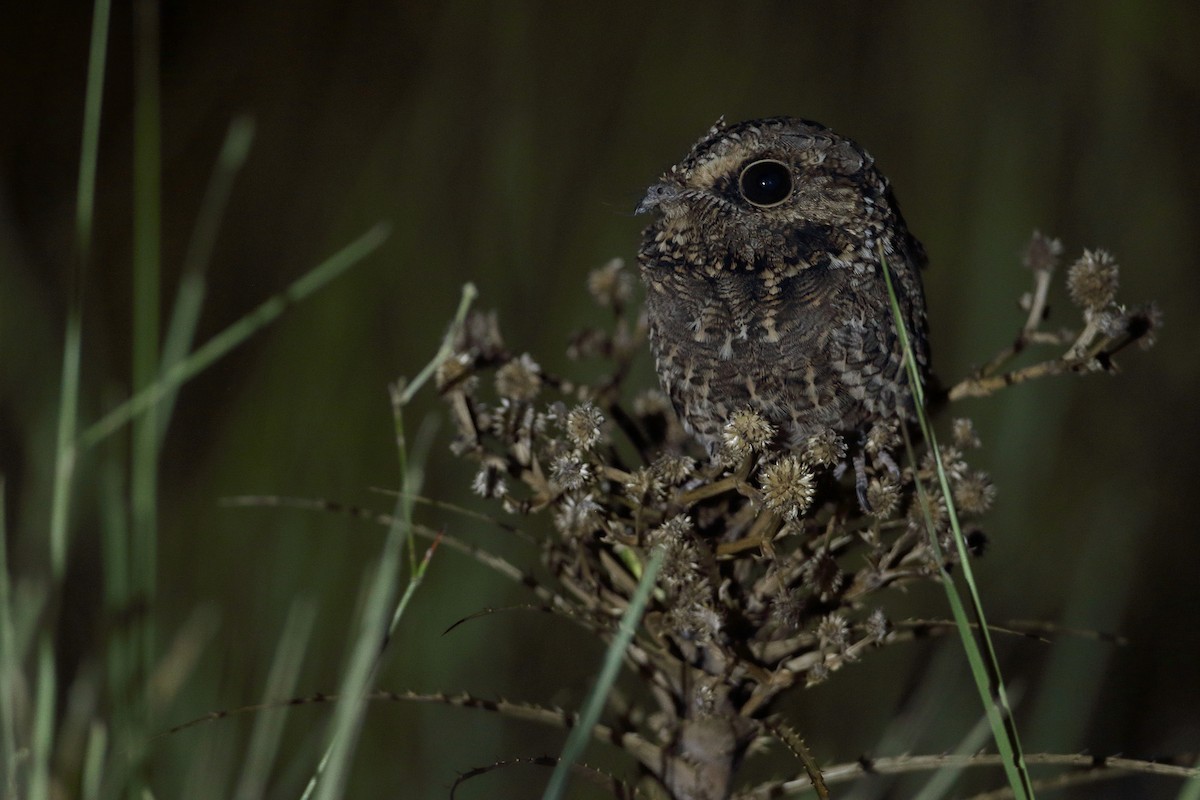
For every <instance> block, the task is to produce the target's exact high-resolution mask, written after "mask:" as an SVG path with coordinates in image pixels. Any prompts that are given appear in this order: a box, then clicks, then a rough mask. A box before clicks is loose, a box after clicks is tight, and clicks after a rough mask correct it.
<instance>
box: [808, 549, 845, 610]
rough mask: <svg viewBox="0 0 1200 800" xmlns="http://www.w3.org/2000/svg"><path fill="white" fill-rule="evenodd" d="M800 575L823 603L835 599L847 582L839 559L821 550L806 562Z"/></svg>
mask: <svg viewBox="0 0 1200 800" xmlns="http://www.w3.org/2000/svg"><path fill="white" fill-rule="evenodd" d="M800 575H801V577H802V578H803V579H804V584H805V585H806V586H808V588H809V589H810V590H811V591H812V593H813V594H815V595H816V596H817V599H818V600H820V601H821V602H822V603H825V602H828V601H829V600H830V599H832V598H833V597H835V596H836V595H837V593H838V591H839V590H840V589H841V588H842V584H844V583H845V581H846V576H845V575H844V574H843V573H842V568H841V567H839V566H838V563H837V559H836V558H834V557H833V554H832V553H830V552H829V551H828V550H819V551H818V552H816V553H814V554H813V555H812V557H811V558H809V559H808V560H807V561H805V562H804V567H803V568H802V569H801V571H800Z"/></svg>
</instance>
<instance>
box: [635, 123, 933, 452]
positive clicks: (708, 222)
mask: <svg viewBox="0 0 1200 800" xmlns="http://www.w3.org/2000/svg"><path fill="white" fill-rule="evenodd" d="M654 210H656V211H657V212H658V216H657V218H656V219H655V220H654V221H653V222H652V223H651V224H650V226H649V227H648V228H646V231H645V233H644V235H643V240H642V245H641V248H640V250H639V253H638V263H639V267H640V272H641V275H642V279H643V280H644V282H645V284H646V289H647V293H646V294H647V296H646V311H647V317H648V319H649V324H650V344H651V349H652V350H653V353H654V358H655V363H656V367H657V370H658V376H659V379H660V380H661V382H662V384H663V388H664V389H665V390H666V392H667V394H668V395H669V396H670V398H671V401H672V403H673V404H674V406H675V409H676V411H677V412H678V414H679V416H680V418H681V419H682V420H683V421H684V423H685V425H686V426H687V427H688V428H689V429H690V430H691V431H692V433H693V434H694V435H695V436H696V437H697V438H698V439H699V440H700V442H701V443H702V444H703V445H705V446H706V447H707V448H708V450H709V452H710V454H715V453H716V452H717V451H718V450H719V448H720V444H721V440H722V430H723V428H724V425H725V423H726V421H727V420H728V419H729V417H730V415H732V414H733V413H734V412H736V411H739V410H740V409H745V408H749V409H753V410H754V411H757V412H758V413H759V414H760V415H761V416H763V417H764V418H765V419H766V420H768V421H769V422H771V423H772V424H773V425H774V426H775V428H776V430H777V431H778V433H779V438H780V441H779V443H778V444H779V445H780V446H782V447H789V448H796V447H800V446H801V445H802V444H803V442H804V441H805V440H806V439H807V438H808V437H809V436H811V435H812V434H814V433H817V432H821V431H825V430H829V429H832V430H834V431H836V432H838V433H840V434H843V435H847V441H848V442H850V443H852V444H853V443H854V442H856V441H857V440H858V439H859V438H860V437H859V436H858V435H859V434H862V433H864V432H865V431H866V430H867V429H868V428H869V427H870V426H871V425H872V423H874V422H875V421H877V420H884V419H894V418H897V417H899V418H901V419H911V418H912V413H913V398H912V394H911V392H910V390H909V386H908V379H907V376H906V373H905V367H904V363H903V356H902V346H901V342H900V338H899V335H898V334H897V332H896V328H895V325H894V322H893V317H892V312H891V308H890V304H889V302H888V292H887V285H886V283H885V282H884V276H883V271H882V265H881V263H880V251H882V252H883V254H884V257H885V258H886V259H887V264H888V268H889V270H890V271H891V274H892V282H893V284H894V286H895V289H896V292H897V295H898V298H899V301H900V306H901V309H902V310H903V312H904V318H905V324H906V327H907V328H908V331H909V336H910V339H911V341H912V343H913V349H914V353H915V355H916V358H917V362H918V364H919V365H920V367H921V372H922V375H923V378H924V375H926V374H927V371H928V362H929V354H928V343H927V337H926V321H925V300H924V296H923V293H922V288H921V277H920V269H921V267H922V266H923V265H924V262H925V253H924V250H923V249H922V247H921V245H920V243H919V242H918V241H917V240H916V239H915V238H914V237H913V236H912V234H910V233H909V232H908V228H907V227H906V225H905V223H904V218H903V217H902V216H901V215H900V209H899V207H898V206H897V205H896V200H895V197H894V196H893V194H892V190H891V188H890V187H889V185H888V182H887V179H885V178H884V177H883V175H882V174H880V172H879V170H877V169H876V168H875V162H874V159H872V158H871V156H870V155H869V154H868V153H867V151H866V150H864V149H862V148H861V147H860V146H859V145H857V144H856V143H854V142H852V141H851V140H849V139H847V138H845V137H843V136H839V135H838V134H836V133H834V132H833V131H831V130H829V129H828V128H826V127H824V126H822V125H819V124H817V123H814V122H809V121H807V120H802V119H795V118H791V117H775V118H771V119H760V120H752V121H749V122H741V123H738V124H735V125H728V124H725V122H724V121H723V120H719V121H718V122H717V124H716V125H714V126H713V127H712V129H711V130H709V131H708V133H707V134H705V136H704V137H703V138H702V139H700V141H699V142H697V143H696V145H695V146H694V147H693V148H692V150H691V152H690V153H688V155H687V156H686V157H685V158H684V159H683V161H681V162H680V163H678V164H676V165H675V166H673V167H671V169H670V170H669V171H668V172H667V173H666V174H664V175H663V177H662V179H661V180H660V181H659V182H658V183H656V184H654V185H653V186H651V187H650V189H649V190H648V191H647V192H646V196H645V198H644V199H643V200H642V201H641V203H640V204H639V205H638V207H637V213H639V214H640V213H645V212H649V211H654Z"/></svg>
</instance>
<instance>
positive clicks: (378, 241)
mask: <svg viewBox="0 0 1200 800" xmlns="http://www.w3.org/2000/svg"><path fill="white" fill-rule="evenodd" d="M388 231H389V229H388V226H387V225H385V224H382V223H380V224H378V225H376V226H375V227H373V228H371V229H370V230H369V231H367V232H366V233H365V234H363V235H362V236H360V237H359V238H358V239H356V240H354V241H353V242H351V243H350V244H348V245H347V246H346V247H344V248H342V249H341V250H339V251H338V252H337V253H335V254H334V255H333V256H331V257H330V258H329V259H327V260H326V261H324V262H322V263H321V264H319V265H318V266H316V267H314V268H313V269H312V270H310V271H309V272H307V273H305V274H304V275H303V276H301V277H300V278H298V279H296V281H294V282H293V283H292V284H291V285H290V286H289V287H288V288H287V289H285V290H284V291H283V292H280V293H279V294H277V295H274V296H273V297H271V298H269V299H268V300H266V301H265V302H264V303H262V304H261V305H260V306H258V308H256V309H254V310H253V311H251V312H250V313H249V314H247V315H246V316H244V317H242V318H241V319H240V320H238V321H237V322H235V323H233V324H232V325H230V326H229V327H228V328H226V329H225V330H223V331H221V332H220V333H218V334H217V335H216V336H214V337H213V338H211V339H209V340H208V341H207V342H205V343H204V344H203V345H201V346H200V347H198V348H197V349H196V350H195V351H194V352H193V353H192V354H191V355H189V356H188V357H187V358H185V359H183V360H182V361H179V362H177V363H176V364H175V365H174V366H172V367H171V368H170V369H168V370H167V371H166V372H165V373H163V374H162V375H161V376H159V377H158V380H157V381H155V382H154V383H153V384H151V385H150V386H147V387H146V388H144V389H142V390H141V391H140V392H138V393H137V394H135V395H134V396H133V397H131V398H129V399H128V400H126V401H125V402H124V403H122V404H121V405H119V406H117V407H116V408H114V409H113V410H112V411H110V412H108V413H107V414H106V415H104V417H102V418H101V419H100V420H99V421H97V422H96V423H95V424H93V425H92V426H91V427H89V428H88V429H87V430H85V431H84V432H83V434H82V435H81V436H80V438H79V446H80V448H81V449H87V448H90V447H92V446H93V445H96V444H98V443H99V442H101V441H103V440H104V439H106V438H107V437H109V436H111V435H112V434H113V433H115V432H116V431H118V430H120V429H121V428H122V427H123V426H124V425H126V424H128V423H129V421H130V420H132V419H135V418H137V417H138V416H139V415H141V414H143V413H144V412H145V411H146V409H148V408H150V407H151V406H153V405H154V404H155V403H157V402H159V401H160V400H161V399H162V398H163V397H164V396H165V395H166V393H167V392H169V391H170V390H172V389H174V388H176V387H178V386H180V385H181V384H183V383H186V382H187V381H189V380H191V379H192V378H194V377H195V376H196V375H197V374H199V373H200V372H202V371H203V370H204V369H206V368H207V367H209V366H210V365H211V364H212V363H213V362H215V361H217V360H218V359H220V358H221V357H222V356H224V355H226V354H227V353H229V352H230V351H231V350H233V349H234V348H235V347H237V346H238V345H240V344H242V343H243V342H245V341H246V340H247V339H249V338H250V337H251V336H253V335H254V334H255V333H256V332H258V331H259V330H261V329H262V328H264V327H266V326H267V325H269V324H271V323H272V322H274V321H275V320H276V319H278V318H279V316H280V315H281V314H282V313H283V312H284V311H286V310H287V309H288V308H289V307H290V306H291V305H293V304H295V303H298V302H299V301H301V300H303V299H304V298H306V297H307V296H308V295H310V294H312V293H313V292H314V291H316V290H317V289H319V288H320V287H322V286H324V285H325V284H327V283H328V282H329V281H331V280H333V279H334V278H336V277H337V276H338V275H341V274H342V273H343V272H345V271H346V270H347V269H349V268H350V267H352V266H354V265H355V264H357V263H358V262H360V261H362V260H363V259H364V258H366V257H367V256H368V255H370V254H371V253H373V252H374V251H375V250H376V249H378V248H379V246H380V245H382V244H383V242H384V240H385V239H387V236H388Z"/></svg>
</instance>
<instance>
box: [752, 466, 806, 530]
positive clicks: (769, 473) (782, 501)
mask: <svg viewBox="0 0 1200 800" xmlns="http://www.w3.org/2000/svg"><path fill="white" fill-rule="evenodd" d="M816 489H817V484H816V477H815V476H814V475H813V473H812V471H811V470H810V469H809V468H808V465H807V464H805V463H804V459H802V458H801V457H800V456H797V455H785V456H783V457H782V458H780V459H779V460H778V461H776V462H774V463H772V464H768V465H767V466H766V467H765V468H764V469H763V471H762V491H763V500H764V501H765V502H766V504H767V508H769V509H771V510H772V511H774V512H776V513H777V514H779V515H780V516H782V517H783V518H784V519H785V520H794V519H797V518H798V517H799V516H800V515H801V514H803V513H804V512H805V511H806V510H807V509H808V507H809V505H810V504H811V503H812V500H813V495H814V494H815V493H816Z"/></svg>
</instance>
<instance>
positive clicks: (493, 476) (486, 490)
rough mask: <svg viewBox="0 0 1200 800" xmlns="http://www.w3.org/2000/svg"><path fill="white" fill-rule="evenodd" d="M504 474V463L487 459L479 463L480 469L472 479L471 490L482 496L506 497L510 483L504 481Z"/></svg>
mask: <svg viewBox="0 0 1200 800" xmlns="http://www.w3.org/2000/svg"><path fill="white" fill-rule="evenodd" d="M504 475H505V472H504V465H503V464H502V463H496V462H495V461H491V460H488V461H485V462H483V463H482V464H480V465H479V471H478V472H476V473H475V478H474V479H473V480H472V481H471V491H473V492H475V494H477V495H479V496H480V497H487V498H496V497H504V496H505V495H506V494H508V484H506V483H505V482H504Z"/></svg>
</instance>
